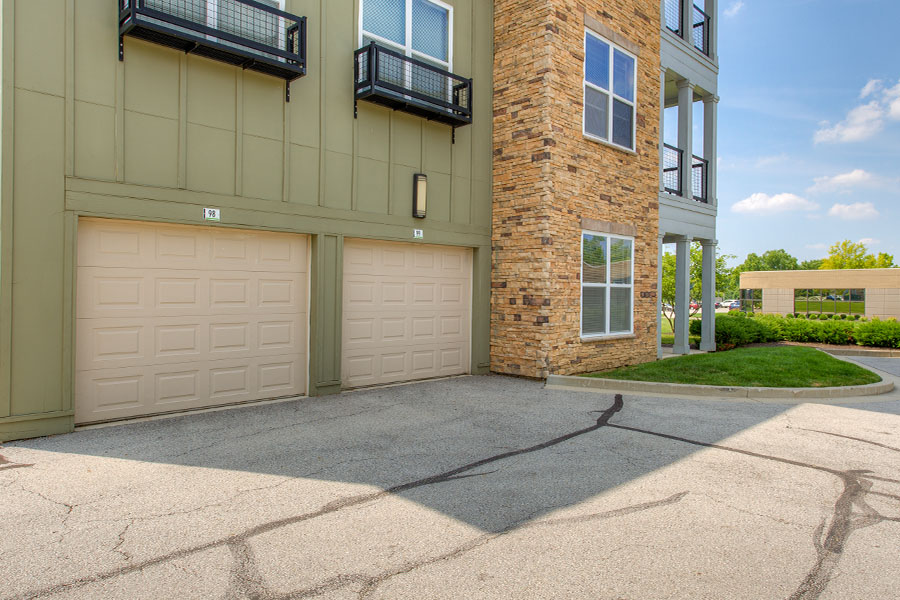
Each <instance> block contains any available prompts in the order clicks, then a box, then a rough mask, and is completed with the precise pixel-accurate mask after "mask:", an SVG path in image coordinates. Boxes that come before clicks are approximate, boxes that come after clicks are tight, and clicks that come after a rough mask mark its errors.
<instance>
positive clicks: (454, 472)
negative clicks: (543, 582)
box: [9, 394, 624, 599]
mask: <svg viewBox="0 0 900 600" xmlns="http://www.w3.org/2000/svg"><path fill="white" fill-rule="evenodd" d="M623 406H624V401H623V399H622V395H621V394H617V395H616V397H615V400H614V402H613V405H612V406H610V407H609V408H607V409H606V410H604V411H598V412H600V416H599V417H598V418H597V420H596V422H595V423H594V424H593V425H591V426H588V427H584V428H582V429H578V430H576V431H573V432H570V433H567V434H564V435H561V436H558V437H555V438H553V439H551V440H547V441H545V442H541V443H540V444H535V445H533V446H529V447H527V448H520V449H517V450H511V451H509V452H503V453H501V454H496V455H494V456H490V457H488V458H484V459H481V460H478V461H475V462H472V463H469V464H467V465H463V466H461V467H457V468H455V469H451V470H449V471H445V472H444V473H440V474H438V475H433V476H430V477H425V478H422V479H418V480H416V481H411V482H408V483H404V484H400V485H396V486H393V487H391V488H388V489H386V490H383V491H379V492H371V493H368V494H360V495H357V496H349V497H346V498H340V499H338V500H334V501H332V502H329V503H328V504H326V505H325V506H323V507H322V508H320V509H319V510H316V511H313V512H309V513H304V514H302V515H295V516H293V517H287V518H284V519H278V520H275V521H270V522H269V523H263V524H261V525H257V526H256V527H252V528H250V529H248V530H246V531H244V532H242V533H239V534H236V535H233V536H229V537H227V538H224V539H218V540H214V541H211V542H208V543H206V544H201V545H199V546H193V547H191V548H185V549H183V550H178V551H176V552H171V553H169V554H165V555H162V556H158V557H156V558H151V559H148V560H145V561H142V562H140V563H133V564H131V565H128V566H125V567H120V568H118V569H112V570H109V571H105V572H103V573H98V574H96V575H90V576H87V577H82V578H79V579H76V580H73V581H69V582H65V583H61V584H57V585H54V586H51V587H47V588H43V589H40V590H34V591H29V592H26V593H23V594H19V595H16V596H10V597H9V598H11V599H20V598H40V597H42V596H47V595H51V594H56V593H59V592H63V591H68V590H72V589H78V588H81V587H84V586H86V585H90V584H92V583H98V582H101V581H106V580H109V579H112V578H115V577H120V576H122V575H127V574H130V573H133V572H135V571H140V570H142V569H145V568H148V567H153V566H156V565H160V564H163V563H167V562H170V561H172V560H176V559H180V558H184V557H187V556H191V555H194V554H197V553H200V552H204V551H206V550H210V549H213V548H219V547H221V546H224V545H228V544H233V543H236V542H242V541H246V540H248V539H249V538H252V537H255V536H258V535H261V534H264V533H268V532H271V531H275V530H277V529H281V528H282V527H286V526H288V525H295V524H297V523H302V522H305V521H309V520H312V519H316V518H318V517H322V516H325V515H329V514H331V513H334V512H337V511H340V510H342V509H345V508H350V507H353V506H359V505H361V504H366V503H368V502H372V501H375V500H380V499H381V498H384V497H387V496H391V495H395V494H399V493H401V492H405V491H408V490H412V489H416V488H420V487H424V486H429V485H434V484H437V483H444V482H447V481H452V480H453V478H455V477H457V476H459V475H461V474H463V473H467V472H469V471H474V470H475V469H478V468H479V467H482V466H484V465H488V464H491V463H495V462H498V461H502V460H505V459H507V458H512V457H514V456H521V455H523V454H529V453H533V452H539V451H541V450H544V449H546V448H550V447H553V446H557V445H559V444H562V443H563V442H566V441H568V440H571V439H574V438H577V437H579V436H583V435H585V434H588V433H591V432H594V431H597V430H598V429H601V428H602V427H605V426H607V425H608V423H609V420H610V419H611V418H612V417H613V416H614V415H615V414H616V413H618V412H619V411H621V410H622V408H623Z"/></svg>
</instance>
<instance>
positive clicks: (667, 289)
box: [660, 242, 734, 327]
mask: <svg viewBox="0 0 900 600" xmlns="http://www.w3.org/2000/svg"><path fill="white" fill-rule="evenodd" d="M690 256H691V269H690V272H691V289H690V290H688V298H690V299H692V300H696V299H698V298H700V297H701V296H702V294H703V291H702V290H703V246H701V245H700V243H699V242H694V243H693V244H691V251H690ZM732 258H734V257H733V256H731V255H727V254H718V253H716V295H717V296H718V295H719V293H720V292H719V290H723V289H725V288H726V287H727V286H728V285H729V284H730V282H731V279H732V275H731V269H730V268H729V267H728V264H727V263H728V260H729V259H732ZM675 266H676V256H675V255H674V254H670V253H669V252H666V253H665V254H663V261H662V290H660V298H661V300H662V302H663V304H668V305H669V306H675ZM696 313H697V311H696V310H694V311H692V313H691V314H692V315H694V314H696ZM663 314H664V315H665V316H666V319H668V320H669V322H670V323H672V322H673V320H674V314H673V313H672V312H671V311H665V310H664V311H663ZM673 327H674V323H673Z"/></svg>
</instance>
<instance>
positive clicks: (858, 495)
mask: <svg viewBox="0 0 900 600" xmlns="http://www.w3.org/2000/svg"><path fill="white" fill-rule="evenodd" d="M609 427H611V428H613V429H620V430H624V431H631V432H634V433H643V434H645V435H652V436H655V437H660V438H664V439H668V440H672V441H677V442H682V443H686V444H692V445H695V446H701V447H704V448H712V449H715V450H723V451H726V452H733V453H736V454H742V455H744V456H750V457H753V458H759V459H763V460H769V461H773V462H777V463H782V464H787V465H791V466H795V467H802V468H806V469H813V470H815V471H820V472H822V473H828V474H830V475H834V476H835V477H837V478H839V479H840V480H841V481H842V482H843V484H844V491H843V492H842V493H841V495H840V497H839V498H838V500H837V502H836V503H835V506H834V511H833V516H832V519H831V526H830V527H829V528H828V532H827V533H826V534H825V536H824V538H823V537H822V534H823V532H824V531H825V524H824V522H823V523H822V524H821V525H820V526H819V527H817V528H816V530H815V532H814V534H813V545H814V547H815V549H816V554H817V556H818V559H817V560H816V563H815V564H814V565H813V567H812V569H810V571H809V572H808V574H807V576H806V578H805V579H804V580H803V581H802V582H801V584H800V586H799V587H798V589H797V591H795V592H794V594H793V595H791V596H790V600H816V599H817V598H819V597H820V596H821V595H822V593H823V592H824V591H825V588H826V587H827V586H828V582H829V581H830V579H831V577H832V575H833V573H834V569H835V567H837V564H838V562H839V561H840V558H841V555H842V554H843V551H844V547H845V545H846V543H847V541H848V540H849V538H850V536H851V535H852V534H853V532H854V531H856V530H858V529H862V528H865V527H870V526H872V525H876V524H878V523H883V522H900V517H888V516H885V515H882V514H880V513H878V512H877V511H876V510H875V509H873V508H872V507H871V506H869V505H868V503H866V500H865V498H866V496H867V495H868V494H869V493H870V492H871V489H872V481H873V480H882V481H884V480H885V479H884V478H879V477H875V476H872V475H871V471H867V470H850V471H839V470H837V469H831V468H828V467H822V466H818V465H813V464H809V463H804V462H801V461H797V460H791V459H788V458H781V457H778V456H771V455H768V454H761V453H759V452H752V451H750V450H742V449H740V448H732V447H730V446H724V445H722V444H714V443H710V442H700V441H697V440H691V439H689V438H684V437H680V436H675V435H670V434H666V433H658V432H655V431H650V430H647V429H640V428H637V427H629V426H626V425H614V424H610V425H609ZM887 481H893V480H887ZM854 507H855V508H856V509H857V510H856V511H854V510H853V509H854Z"/></svg>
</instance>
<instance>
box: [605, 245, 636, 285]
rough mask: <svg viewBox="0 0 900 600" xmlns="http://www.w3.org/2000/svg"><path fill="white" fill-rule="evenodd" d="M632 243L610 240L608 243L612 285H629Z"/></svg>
mask: <svg viewBox="0 0 900 600" xmlns="http://www.w3.org/2000/svg"><path fill="white" fill-rule="evenodd" d="M632 245H633V242H632V241H631V240H623V239H619V238H612V240H611V241H610V250H609V254H610V274H609V278H610V281H611V282H612V283H615V284H625V285H631V264H632V260H631V253H632Z"/></svg>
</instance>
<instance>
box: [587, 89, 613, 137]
mask: <svg viewBox="0 0 900 600" xmlns="http://www.w3.org/2000/svg"><path fill="white" fill-rule="evenodd" d="M584 130H585V132H586V133H589V134H591V135H595V136H597V137H599V138H603V139H604V140H608V139H609V96H608V95H606V94H604V93H603V92H598V91H597V90H595V89H594V88H592V87H589V86H584Z"/></svg>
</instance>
